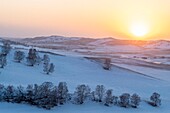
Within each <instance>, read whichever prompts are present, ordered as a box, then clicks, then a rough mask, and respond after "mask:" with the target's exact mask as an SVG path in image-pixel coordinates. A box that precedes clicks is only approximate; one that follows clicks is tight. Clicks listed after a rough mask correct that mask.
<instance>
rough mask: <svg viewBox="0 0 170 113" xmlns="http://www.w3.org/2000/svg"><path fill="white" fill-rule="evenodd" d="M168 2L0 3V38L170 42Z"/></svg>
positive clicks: (54, 0)
mask: <svg viewBox="0 0 170 113" xmlns="http://www.w3.org/2000/svg"><path fill="white" fill-rule="evenodd" d="M169 5H170V0H0V37H1V36H5V37H34V36H41V35H64V36H83V37H95V38H97V37H109V36H112V37H119V38H120V37H121V38H124V39H133V38H135V36H134V35H133V34H132V33H131V32H130V28H131V26H132V25H133V24H138V23H143V24H144V25H145V26H147V29H148V32H147V34H146V35H145V37H146V39H158V38H159V39H168V37H169V39H170V7H169Z"/></svg>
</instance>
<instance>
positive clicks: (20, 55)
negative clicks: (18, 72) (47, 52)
mask: <svg viewBox="0 0 170 113" xmlns="http://www.w3.org/2000/svg"><path fill="white" fill-rule="evenodd" d="M24 58H25V54H24V52H22V51H15V53H14V60H15V61H16V62H19V63H20V62H21V61H22V60H23V59H24Z"/></svg>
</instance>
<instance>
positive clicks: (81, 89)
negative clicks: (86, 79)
mask: <svg viewBox="0 0 170 113" xmlns="http://www.w3.org/2000/svg"><path fill="white" fill-rule="evenodd" d="M89 94H90V88H89V86H86V85H84V84H83V85H79V86H77V88H76V91H75V92H74V103H76V104H83V103H84V101H85V100H86V99H87V97H88V96H89Z"/></svg>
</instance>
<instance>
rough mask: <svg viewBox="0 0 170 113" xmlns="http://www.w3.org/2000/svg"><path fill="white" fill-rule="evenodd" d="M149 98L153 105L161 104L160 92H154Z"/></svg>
mask: <svg viewBox="0 0 170 113" xmlns="http://www.w3.org/2000/svg"><path fill="white" fill-rule="evenodd" d="M150 100H151V102H152V105H153V106H160V105H161V99H160V94H158V93H156V92H154V93H153V94H152V96H151V97H150Z"/></svg>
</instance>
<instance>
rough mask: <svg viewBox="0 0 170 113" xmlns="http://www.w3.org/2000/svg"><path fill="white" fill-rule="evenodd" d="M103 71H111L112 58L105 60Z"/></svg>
mask: <svg viewBox="0 0 170 113" xmlns="http://www.w3.org/2000/svg"><path fill="white" fill-rule="evenodd" d="M103 69H105V70H110V69H111V59H110V58H106V59H105V62H104V65H103Z"/></svg>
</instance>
